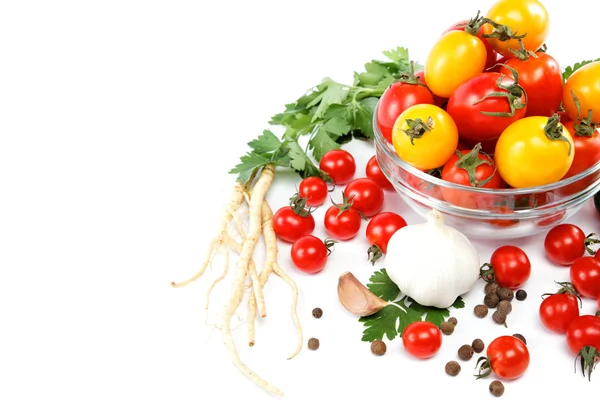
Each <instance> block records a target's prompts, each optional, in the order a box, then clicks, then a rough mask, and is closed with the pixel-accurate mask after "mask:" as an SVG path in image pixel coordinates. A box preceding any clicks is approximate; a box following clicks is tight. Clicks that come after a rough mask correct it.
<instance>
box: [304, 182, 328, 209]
mask: <svg viewBox="0 0 600 400" xmlns="http://www.w3.org/2000/svg"><path fill="white" fill-rule="evenodd" d="M298 192H299V193H300V196H301V197H303V198H305V199H306V205H307V206H310V207H318V206H320V205H321V204H323V203H324V202H325V200H327V194H328V193H329V188H327V184H326V183H325V181H324V180H323V179H321V178H319V177H317V176H309V177H308V178H304V179H303V180H302V182H300V187H299V188H298Z"/></svg>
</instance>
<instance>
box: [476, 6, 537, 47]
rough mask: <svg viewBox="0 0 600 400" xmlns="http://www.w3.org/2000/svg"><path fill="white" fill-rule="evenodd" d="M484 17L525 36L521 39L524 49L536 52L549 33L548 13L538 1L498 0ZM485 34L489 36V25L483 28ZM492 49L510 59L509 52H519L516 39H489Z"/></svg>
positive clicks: (491, 30)
mask: <svg viewBox="0 0 600 400" xmlns="http://www.w3.org/2000/svg"><path fill="white" fill-rule="evenodd" d="M486 17H487V18H489V19H491V20H492V21H494V22H495V23H497V24H501V25H506V26H508V27H509V28H511V30H512V32H513V33H515V34H517V35H523V34H525V33H526V34H527V35H526V36H525V37H524V38H523V44H524V46H525V49H527V50H531V51H537V50H538V49H539V48H540V47H541V46H542V45H543V44H544V41H545V40H546V37H547V36H548V32H549V17H548V11H547V10H546V8H545V7H544V6H543V4H542V3H541V2H539V1H538V0H499V1H497V2H496V3H495V4H494V5H493V6H492V7H491V8H490V10H489V11H488V12H487V14H486ZM483 28H484V32H485V33H486V34H491V33H493V31H494V27H493V26H492V25H491V24H485V25H484V26H483ZM488 41H489V42H490V44H491V45H492V47H493V48H494V49H495V50H496V51H497V52H498V53H500V54H501V55H503V56H506V57H509V58H512V57H514V55H513V54H512V52H511V51H510V50H511V49H512V50H519V48H520V45H519V42H518V41H517V40H516V39H511V40H507V41H500V40H498V39H494V38H489V39H488Z"/></svg>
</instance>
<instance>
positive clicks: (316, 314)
mask: <svg viewBox="0 0 600 400" xmlns="http://www.w3.org/2000/svg"><path fill="white" fill-rule="evenodd" d="M312 315H313V317H315V318H317V319H318V318H321V317H322V316H323V310H321V309H320V308H319V307H317V308H315V309H314V310H312Z"/></svg>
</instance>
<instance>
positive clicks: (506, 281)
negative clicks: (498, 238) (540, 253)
mask: <svg viewBox="0 0 600 400" xmlns="http://www.w3.org/2000/svg"><path fill="white" fill-rule="evenodd" d="M486 266H488V267H491V269H490V270H489V271H488V272H487V274H486V275H485V276H484V279H486V280H487V278H486V276H490V277H491V276H492V275H491V273H492V271H493V278H494V280H495V281H496V283H498V285H500V286H501V287H505V288H509V289H518V288H520V287H521V286H523V285H524V284H525V282H527V280H528V279H529V276H530V275H531V262H530V261H529V257H527V254H526V253H525V252H524V251H523V250H521V249H520V248H518V247H516V246H502V247H499V248H497V249H496V250H495V251H494V252H493V253H492V257H491V258H490V264H486ZM488 274H489V275H488Z"/></svg>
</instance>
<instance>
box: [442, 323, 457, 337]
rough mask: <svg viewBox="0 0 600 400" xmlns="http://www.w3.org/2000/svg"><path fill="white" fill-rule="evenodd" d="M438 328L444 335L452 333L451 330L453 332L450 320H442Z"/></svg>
mask: <svg viewBox="0 0 600 400" xmlns="http://www.w3.org/2000/svg"><path fill="white" fill-rule="evenodd" d="M440 330H441V331H442V333H443V334H444V335H452V332H454V325H452V322H450V321H446V322H442V324H441V325H440Z"/></svg>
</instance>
